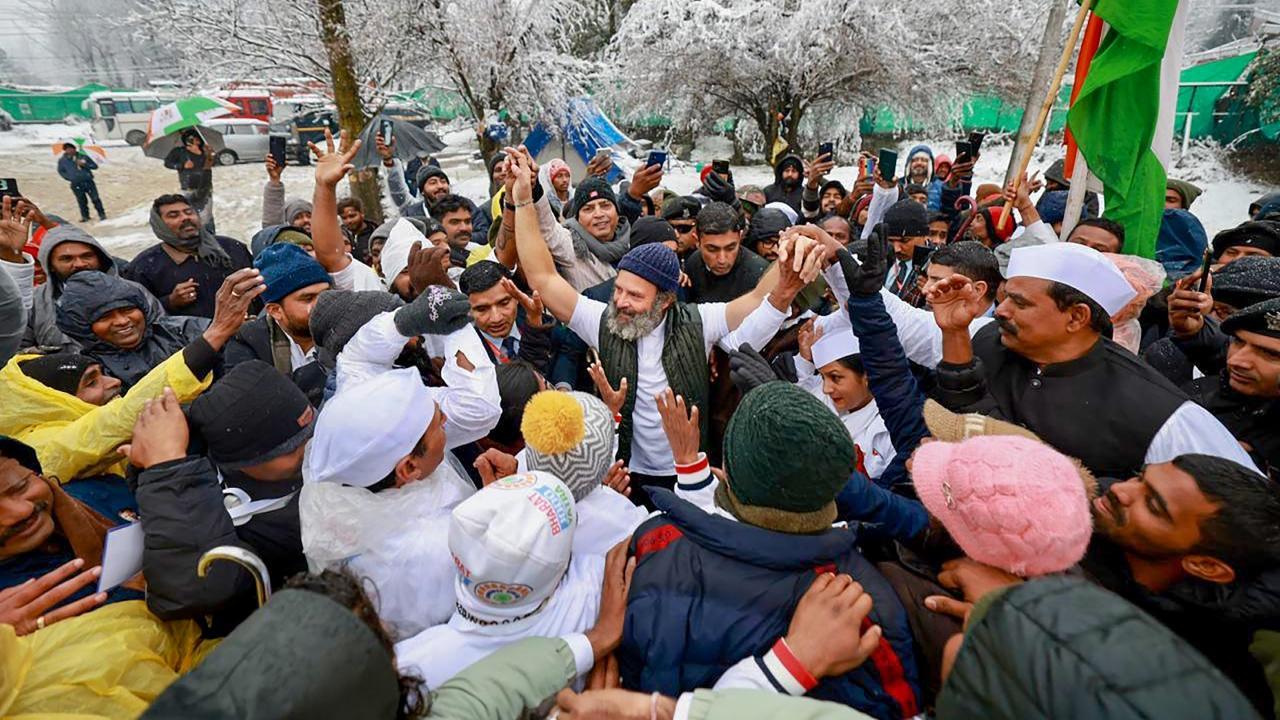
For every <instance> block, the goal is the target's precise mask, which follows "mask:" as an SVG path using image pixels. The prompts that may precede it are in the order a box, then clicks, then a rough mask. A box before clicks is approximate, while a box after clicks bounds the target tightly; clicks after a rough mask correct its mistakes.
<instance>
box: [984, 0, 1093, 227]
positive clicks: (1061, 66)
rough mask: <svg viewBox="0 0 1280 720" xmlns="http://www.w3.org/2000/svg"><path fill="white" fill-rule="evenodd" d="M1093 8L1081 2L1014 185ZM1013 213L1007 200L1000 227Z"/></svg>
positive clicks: (1087, 1) (1090, 1)
mask: <svg viewBox="0 0 1280 720" xmlns="http://www.w3.org/2000/svg"><path fill="white" fill-rule="evenodd" d="M1092 8H1093V0H1082V2H1081V3H1080V12H1078V13H1076V19H1075V22H1074V23H1072V24H1071V34H1070V35H1068V36H1067V44H1066V46H1065V47H1064V48H1062V57H1061V58H1060V59H1059V60H1058V67H1057V69H1056V70H1054V72H1053V79H1052V80H1050V81H1049V91H1048V92H1046V93H1045V96H1044V102H1043V103H1041V105H1040V115H1039V117H1037V118H1036V124H1035V130H1034V131H1033V132H1031V133H1029V134H1028V136H1027V145H1026V147H1024V148H1023V149H1022V160H1021V162H1019V163H1018V172H1016V173H1014V176H1013V182H1014V186H1015V187H1016V186H1018V185H1020V184H1021V183H1022V175H1023V173H1025V172H1026V171H1027V166H1028V165H1030V164H1031V151H1032V150H1034V149H1035V144H1036V141H1037V140H1039V138H1040V132H1041V131H1042V130H1043V129H1044V125H1045V121H1046V120H1048V119H1049V111H1050V110H1052V109H1053V101H1054V100H1056V99H1057V97H1058V88H1060V87H1062V76H1063V75H1066V73H1067V65H1069V64H1071V56H1072V55H1074V54H1075V51H1076V41H1077V40H1079V39H1080V30H1081V28H1083V27H1084V20H1085V18H1086V17H1088V15H1089V10H1090V9H1092ZM1012 214H1013V201H1012V200H1006V201H1005V204H1004V212H1002V213H1001V214H1000V222H999V227H1000V229H1001V230H1003V229H1004V227H1005V226H1006V225H1008V223H1009V217H1010V216H1011V215H1012Z"/></svg>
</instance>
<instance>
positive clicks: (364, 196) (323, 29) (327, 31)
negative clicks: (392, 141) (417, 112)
mask: <svg viewBox="0 0 1280 720" xmlns="http://www.w3.org/2000/svg"><path fill="white" fill-rule="evenodd" d="M316 5H317V6H318V8H319V10H320V33H321V37H322V39H323V40H324V47H325V51H326V52H327V53H328V55H329V75H330V77H331V78H332V80H333V103H334V105H336V106H337V108H338V123H339V124H340V125H341V126H342V129H343V130H346V131H347V133H348V135H350V136H351V137H353V138H354V137H355V136H357V135H358V134H359V133H360V131H361V130H363V129H364V126H365V123H366V122H368V120H369V117H368V115H366V114H365V111H364V103H363V102H361V100H360V83H359V81H357V80H356V69H355V60H354V59H353V58H352V56H351V38H350V36H349V35H348V34H347V15H346V12H345V11H344V9H343V7H342V0H316ZM349 181H350V183H351V194H352V195H354V196H355V197H357V198H360V202H361V203H362V204H363V205H364V211H365V216H366V217H367V218H368V220H369V221H370V222H373V223H375V224H378V223H381V222H382V193H381V192H380V191H379V189H378V171H377V170H376V169H375V170H369V171H361V172H356V173H352V174H351V175H350V178H349Z"/></svg>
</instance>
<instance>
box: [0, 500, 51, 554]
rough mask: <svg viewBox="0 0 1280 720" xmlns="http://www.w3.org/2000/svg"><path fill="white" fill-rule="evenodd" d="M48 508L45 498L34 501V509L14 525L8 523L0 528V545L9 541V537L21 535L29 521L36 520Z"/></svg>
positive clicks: (28, 525)
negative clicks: (5, 526) (2, 528)
mask: <svg viewBox="0 0 1280 720" xmlns="http://www.w3.org/2000/svg"><path fill="white" fill-rule="evenodd" d="M48 509H49V502H48V501H47V500H40V501H38V502H36V504H35V509H33V510H32V511H31V514H30V515H28V516H27V517H25V518H23V519H22V520H21V521H19V522H18V523H16V524H14V525H10V526H9V527H7V528H5V529H4V530H0V545H3V544H5V543H7V542H9V539H10V538H13V537H15V536H17V535H21V534H22V533H23V532H24V531H26V529H27V528H29V527H31V523H33V522H35V521H36V520H38V519H39V518H40V516H41V515H43V514H44V513H45V511H46V510H48Z"/></svg>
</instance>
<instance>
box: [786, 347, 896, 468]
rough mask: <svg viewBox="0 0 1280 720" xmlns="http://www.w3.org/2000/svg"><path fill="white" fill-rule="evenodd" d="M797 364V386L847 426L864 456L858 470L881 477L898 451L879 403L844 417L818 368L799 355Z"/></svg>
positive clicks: (869, 404)
mask: <svg viewBox="0 0 1280 720" xmlns="http://www.w3.org/2000/svg"><path fill="white" fill-rule="evenodd" d="M795 364H796V374H797V375H798V377H799V379H798V381H797V383H796V384H797V385H799V386H800V387H801V388H804V390H805V391H806V392H808V393H809V394H810V395H812V396H814V397H816V398H818V400H820V401H822V404H823V405H825V406H826V407H827V409H828V410H830V411H831V412H833V413H835V414H836V417H838V418H840V422H842V423H844V426H845V429H847V430H848V431H849V437H851V438H853V444H854V445H856V446H857V447H858V449H859V450H860V451H861V453H862V467H861V468H859V469H860V470H864V471H866V473H867V477H870V478H872V479H874V478H878V477H880V475H881V474H882V473H884V471H885V468H887V467H889V463H891V462H893V457H894V455H896V454H897V451H895V450H894V448H893V441H892V440H891V439H890V438H889V429H888V428H886V427H885V425H884V420H883V419H882V418H881V417H880V408H878V407H876V401H875V400H872V401H871V402H869V403H867V404H866V405H863V406H862V407H860V408H858V409H857V410H854V411H853V412H847V413H842V412H840V411H839V410H836V406H835V403H833V402H831V398H829V397H827V394H826V393H824V392H823V391H822V376H821V375H819V374H817V368H815V367H814V366H813V363H811V362H809V361H808V360H805V359H804V358H802V357H800V356H799V355H796V357H795Z"/></svg>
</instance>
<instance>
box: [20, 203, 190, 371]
mask: <svg viewBox="0 0 1280 720" xmlns="http://www.w3.org/2000/svg"><path fill="white" fill-rule="evenodd" d="M66 242H78V243H83V244H85V245H88V246H89V247H92V248H93V249H94V250H96V251H97V253H98V263H99V269H100V270H101V271H102V272H104V273H106V274H107V275H110V276H112V277H119V276H120V272H119V268H117V267H116V261H115V259H114V258H112V257H111V254H110V253H108V252H107V251H106V249H105V248H103V247H102V245H101V244H99V243H98V241H97V240H96V239H94V237H93V236H92V235H90V234H89V233H87V232H85V231H84V230H81V229H80V228H78V227H76V226H75V225H66V224H64V225H59V226H57V227H55V228H54V229H52V230H50V231H49V232H48V233H46V234H45V236H44V241H43V242H42V243H41V244H40V253H39V257H38V258H37V259H38V260H39V261H40V267H42V268H44V269H45V273H46V274H47V276H48V278H49V279H48V280H47V281H45V283H44V284H43V285H40V286H38V287H37V288H36V289H35V294H34V296H33V297H32V301H31V312H30V313H28V315H27V329H26V332H25V333H24V334H23V336H22V345H21V346H22V347H24V348H27V347H33V346H36V345H40V346H44V347H57V348H60V349H61V350H62V351H63V352H76V351H78V350H79V349H80V343H78V342H76V341H75V340H72V339H71V338H70V337H68V336H67V334H66V333H64V332H62V331H61V330H59V329H58V312H57V306H58V302H59V301H60V300H61V298H62V287H63V285H64V284H65V283H66V280H60V279H58V277H57V276H56V275H55V274H54V272H53V270H51V269H50V268H49V256H50V255H52V254H53V250H54V248H56V247H58V246H59V245H61V244H62V243H66ZM125 282H127V283H129V284H130V285H133V286H135V287H137V288H138V289H139V290H141V291H142V292H143V294H145V295H146V302H147V308H148V310H149V311H150V312H152V313H155V315H156V316H157V317H164V314H165V312H164V306H162V305H161V304H160V301H159V300H157V299H156V298H155V297H154V296H153V295H152V294H151V293H150V292H147V290H146V288H144V287H142V286H141V285H138V284H137V283H135V282H133V281H131V280H126V281H125Z"/></svg>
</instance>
